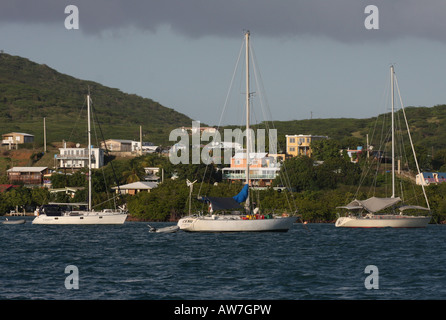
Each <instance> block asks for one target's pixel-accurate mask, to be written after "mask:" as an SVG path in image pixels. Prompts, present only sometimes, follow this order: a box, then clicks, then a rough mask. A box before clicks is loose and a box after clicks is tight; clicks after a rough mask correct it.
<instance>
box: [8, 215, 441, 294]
mask: <svg viewBox="0 0 446 320" xmlns="http://www.w3.org/2000/svg"><path fill="white" fill-rule="evenodd" d="M28 219H29V220H28V221H27V223H26V224H24V225H0V244H1V246H0V250H1V251H0V252H1V259H0V270H1V273H0V299H3V300H4V299H26V300H28V299H45V300H47V299H57V300H68V299H70V300H72V299H74V300H78V299H81V300H96V299H101V300H109V299H119V300H140V299H145V300H182V299H187V300H207V299H210V300H214V299H219V300H220V299H224V300H241V299H242V300H245V299H259V300H263V299H265V300H301V299H305V300H320V299H323V300H326V299H328V300H332V299H333V300H339V299H342V300H345V299H347V300H350V299H354V300H357V299H361V300H362V299H392V300H394V299H396V300H400V299H401V300H407V299H410V300H412V299H416V300H425V299H436V300H438V299H446V273H445V270H444V265H445V263H446V250H445V249H446V245H445V243H446V242H445V240H446V226H441V225H430V226H428V227H427V228H426V229H339V228H335V227H334V225H332V224H309V225H306V226H304V225H301V224H295V225H294V226H293V227H292V229H291V230H290V231H289V232H287V233H217V234H213V233H204V234H200V233H186V232H177V233H173V234H157V233H149V231H148V226H147V223H144V222H126V223H125V224H124V225H122V226H41V225H40V226H37V225H32V224H31V219H30V218H28ZM151 225H153V226H157V227H160V226H166V225H169V224H168V223H151ZM368 265H373V266H376V268H377V270H378V273H374V275H375V276H378V277H379V278H377V279H378V282H377V281H375V282H374V284H375V285H379V288H377V289H367V288H366V286H365V284H366V283H367V282H368V283H370V281H369V280H367V279H369V278H367V277H368V276H369V275H370V274H369V273H366V272H365V269H366V267H367V266H368ZM67 266H75V267H76V268H77V270H78V279H79V281H78V285H79V288H78V289H67V288H66V286H65V280H66V278H67V277H69V276H70V275H72V274H70V273H65V268H66V267H67ZM73 283H74V282H73Z"/></svg>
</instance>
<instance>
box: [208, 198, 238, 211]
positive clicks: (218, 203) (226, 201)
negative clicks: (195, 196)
mask: <svg viewBox="0 0 446 320" xmlns="http://www.w3.org/2000/svg"><path fill="white" fill-rule="evenodd" d="M200 200H201V201H204V202H209V203H210V204H211V206H212V210H214V211H215V210H231V209H241V208H242V206H241V205H240V203H238V202H237V201H235V200H234V198H232V197H230V198H220V197H202V198H201V199H200Z"/></svg>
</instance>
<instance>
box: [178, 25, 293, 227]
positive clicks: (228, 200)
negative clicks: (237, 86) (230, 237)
mask: <svg viewBox="0 0 446 320" xmlns="http://www.w3.org/2000/svg"><path fill="white" fill-rule="evenodd" d="M249 36H250V33H249V31H248V32H246V33H245V46H246V50H245V54H246V93H245V94H246V132H249V125H250V123H249V113H250V107H249V105H250V84H249ZM249 139H250V138H249V134H247V135H246V140H247V141H246V146H247V148H246V154H245V155H246V183H245V185H244V187H243V189H242V190H241V191H240V193H239V194H237V195H235V196H234V197H225V198H222V197H201V199H200V200H202V201H204V202H206V203H208V204H209V212H208V214H206V215H191V214H190V213H189V215H188V216H186V217H183V218H181V219H180V220H179V221H178V226H179V228H180V230H184V231H190V232H268V231H273V232H286V231H288V230H289V229H290V228H291V226H292V225H293V223H294V222H295V221H296V220H297V217H295V216H288V215H282V216H276V215H273V214H266V215H261V214H259V212H258V208H255V209H254V210H251V208H250V205H249V190H250V187H249V184H250V178H249V163H250V161H249V159H250V154H249V153H250V150H249V146H250V141H249ZM189 185H190V184H189ZM243 202H245V208H243V207H242V205H241V203H243Z"/></svg>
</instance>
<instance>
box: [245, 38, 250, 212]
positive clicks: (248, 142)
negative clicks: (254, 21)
mask: <svg viewBox="0 0 446 320" xmlns="http://www.w3.org/2000/svg"><path fill="white" fill-rule="evenodd" d="M245 45H246V53H245V55H246V57H245V58H246V184H247V185H249V146H250V144H251V141H250V132H249V31H247V32H246V33H245ZM248 190H249V188H248ZM246 207H247V208H249V191H248V198H247V199H246Z"/></svg>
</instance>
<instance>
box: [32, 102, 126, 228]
mask: <svg viewBox="0 0 446 320" xmlns="http://www.w3.org/2000/svg"><path fill="white" fill-rule="evenodd" d="M87 117H88V154H89V157H88V203H87V206H88V210H76V211H64V210H62V209H61V207H60V206H59V205H58V204H50V205H45V206H42V208H41V210H40V212H39V214H38V215H37V216H36V218H34V220H33V222H32V223H33V224H76V225H77V224H123V223H124V222H125V220H126V218H127V211H126V210H124V209H117V210H113V209H104V210H102V211H94V210H92V205H91V204H92V201H91V191H92V187H91V132H90V95H87ZM65 205H70V206H73V205H75V204H73V203H67V204H65ZM78 205H79V204H78Z"/></svg>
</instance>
